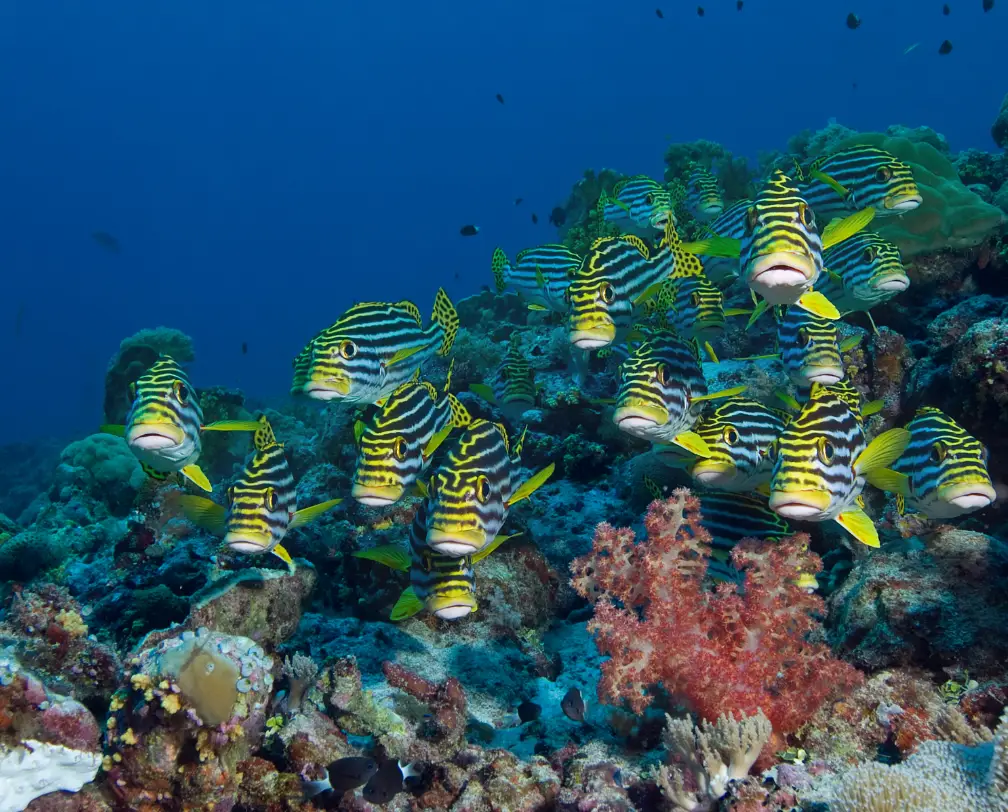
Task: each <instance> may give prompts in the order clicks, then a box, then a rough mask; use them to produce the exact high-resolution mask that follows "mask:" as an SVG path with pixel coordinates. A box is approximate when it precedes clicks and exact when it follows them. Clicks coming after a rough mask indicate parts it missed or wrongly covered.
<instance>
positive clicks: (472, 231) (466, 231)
mask: <svg viewBox="0 0 1008 812" xmlns="http://www.w3.org/2000/svg"><path fill="white" fill-rule="evenodd" d="M459 234H461V235H462V236H463V237H475V236H476V235H477V234H479V226H462V228H460V229H459Z"/></svg>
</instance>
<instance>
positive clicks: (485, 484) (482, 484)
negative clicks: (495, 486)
mask: <svg viewBox="0 0 1008 812" xmlns="http://www.w3.org/2000/svg"><path fill="white" fill-rule="evenodd" d="M476 498H477V499H478V500H479V501H480V502H481V503H482V504H484V505H485V504H486V503H487V500H489V499H490V480H489V479H487V478H486V477H485V476H483V475H482V474H481V475H480V477H479V479H477V480H476Z"/></svg>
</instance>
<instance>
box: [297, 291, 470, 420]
mask: <svg viewBox="0 0 1008 812" xmlns="http://www.w3.org/2000/svg"><path fill="white" fill-rule="evenodd" d="M458 328H459V317H458V313H457V312H456V310H455V306H454V305H453V304H452V302H451V299H449V298H448V294H447V293H445V291H444V289H443V288H438V292H437V295H436V296H435V297H434V311H433V314H432V315H431V323H430V325H429V326H427V327H424V326H423V318H422V317H421V315H420V309H419V308H418V307H417V306H416V305H415V304H413V302H409V301H401V302H395V303H389V302H361V303H360V304H355V305H354V306H353V307H351V308H350V309H349V310H347V311H346V312H345V313H344V314H343V315H342V316H341V317H340V318H339V320H338V321H337V322H336V323H335V324H333V325H332V326H331V327H328V328H326V329H325V330H323V331H322V332H320V333H319V334H318V335H316V336H315V337H314V338H313V339H312V340H311V341H309V342H308V344H307V345H306V346H305V348H304V349H303V350H302V351H301V352H300V353H299V354H298V356H297V358H295V359H294V380H293V382H292V384H291V390H290V391H291V394H292V395H306V396H308V397H310V398H313V399H315V400H324V401H329V400H339V401H341V402H343V403H348V404H369V403H378V404H380V403H381V402H382V400H383V399H384V398H385V397H386V396H388V395H389V394H390V393H391V392H393V391H395V390H396V389H397V388H398V387H399V386H401V385H402V384H404V383H406V382H407V381H408V380H409V379H410V378H411V377H412V376H413V374H414V373H415V372H416V370H417V369H419V368H420V367H421V366H422V365H423V364H424V362H426V361H428V360H430V359H431V358H433V357H434V356H435V355H438V356H446V355H448V353H449V352H450V351H451V348H452V345H453V344H454V343H455V336H456V334H457V333H458Z"/></svg>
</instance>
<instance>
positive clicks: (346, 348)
mask: <svg viewBox="0 0 1008 812" xmlns="http://www.w3.org/2000/svg"><path fill="white" fill-rule="evenodd" d="M339 352H340V355H342V356H343V357H344V358H346V359H347V360H348V361H349V360H350V359H351V358H353V357H354V356H355V355H356V354H357V345H356V344H354V343H353V342H352V341H351V340H350V339H346V340H345V341H341V342H340V345H339Z"/></svg>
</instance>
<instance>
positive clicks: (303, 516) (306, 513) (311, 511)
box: [290, 499, 343, 530]
mask: <svg viewBox="0 0 1008 812" xmlns="http://www.w3.org/2000/svg"><path fill="white" fill-rule="evenodd" d="M342 501H343V500H342V499H327V500H326V501H325V502H319V503H318V504H317V505H312V506H311V507H306V508H301V510H299V511H297V512H296V513H295V514H294V516H293V517H292V518H291V521H290V529H291V530H293V529H294V528H295V527H303V526H304V525H306V524H308V522H311V521H314V520H315V519H317V518H318V517H319V516H321V515H322V514H323V513H325V512H326V511H327V510H332V509H333V508H334V507H336V505H338V504H339V503H340V502H342Z"/></svg>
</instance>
